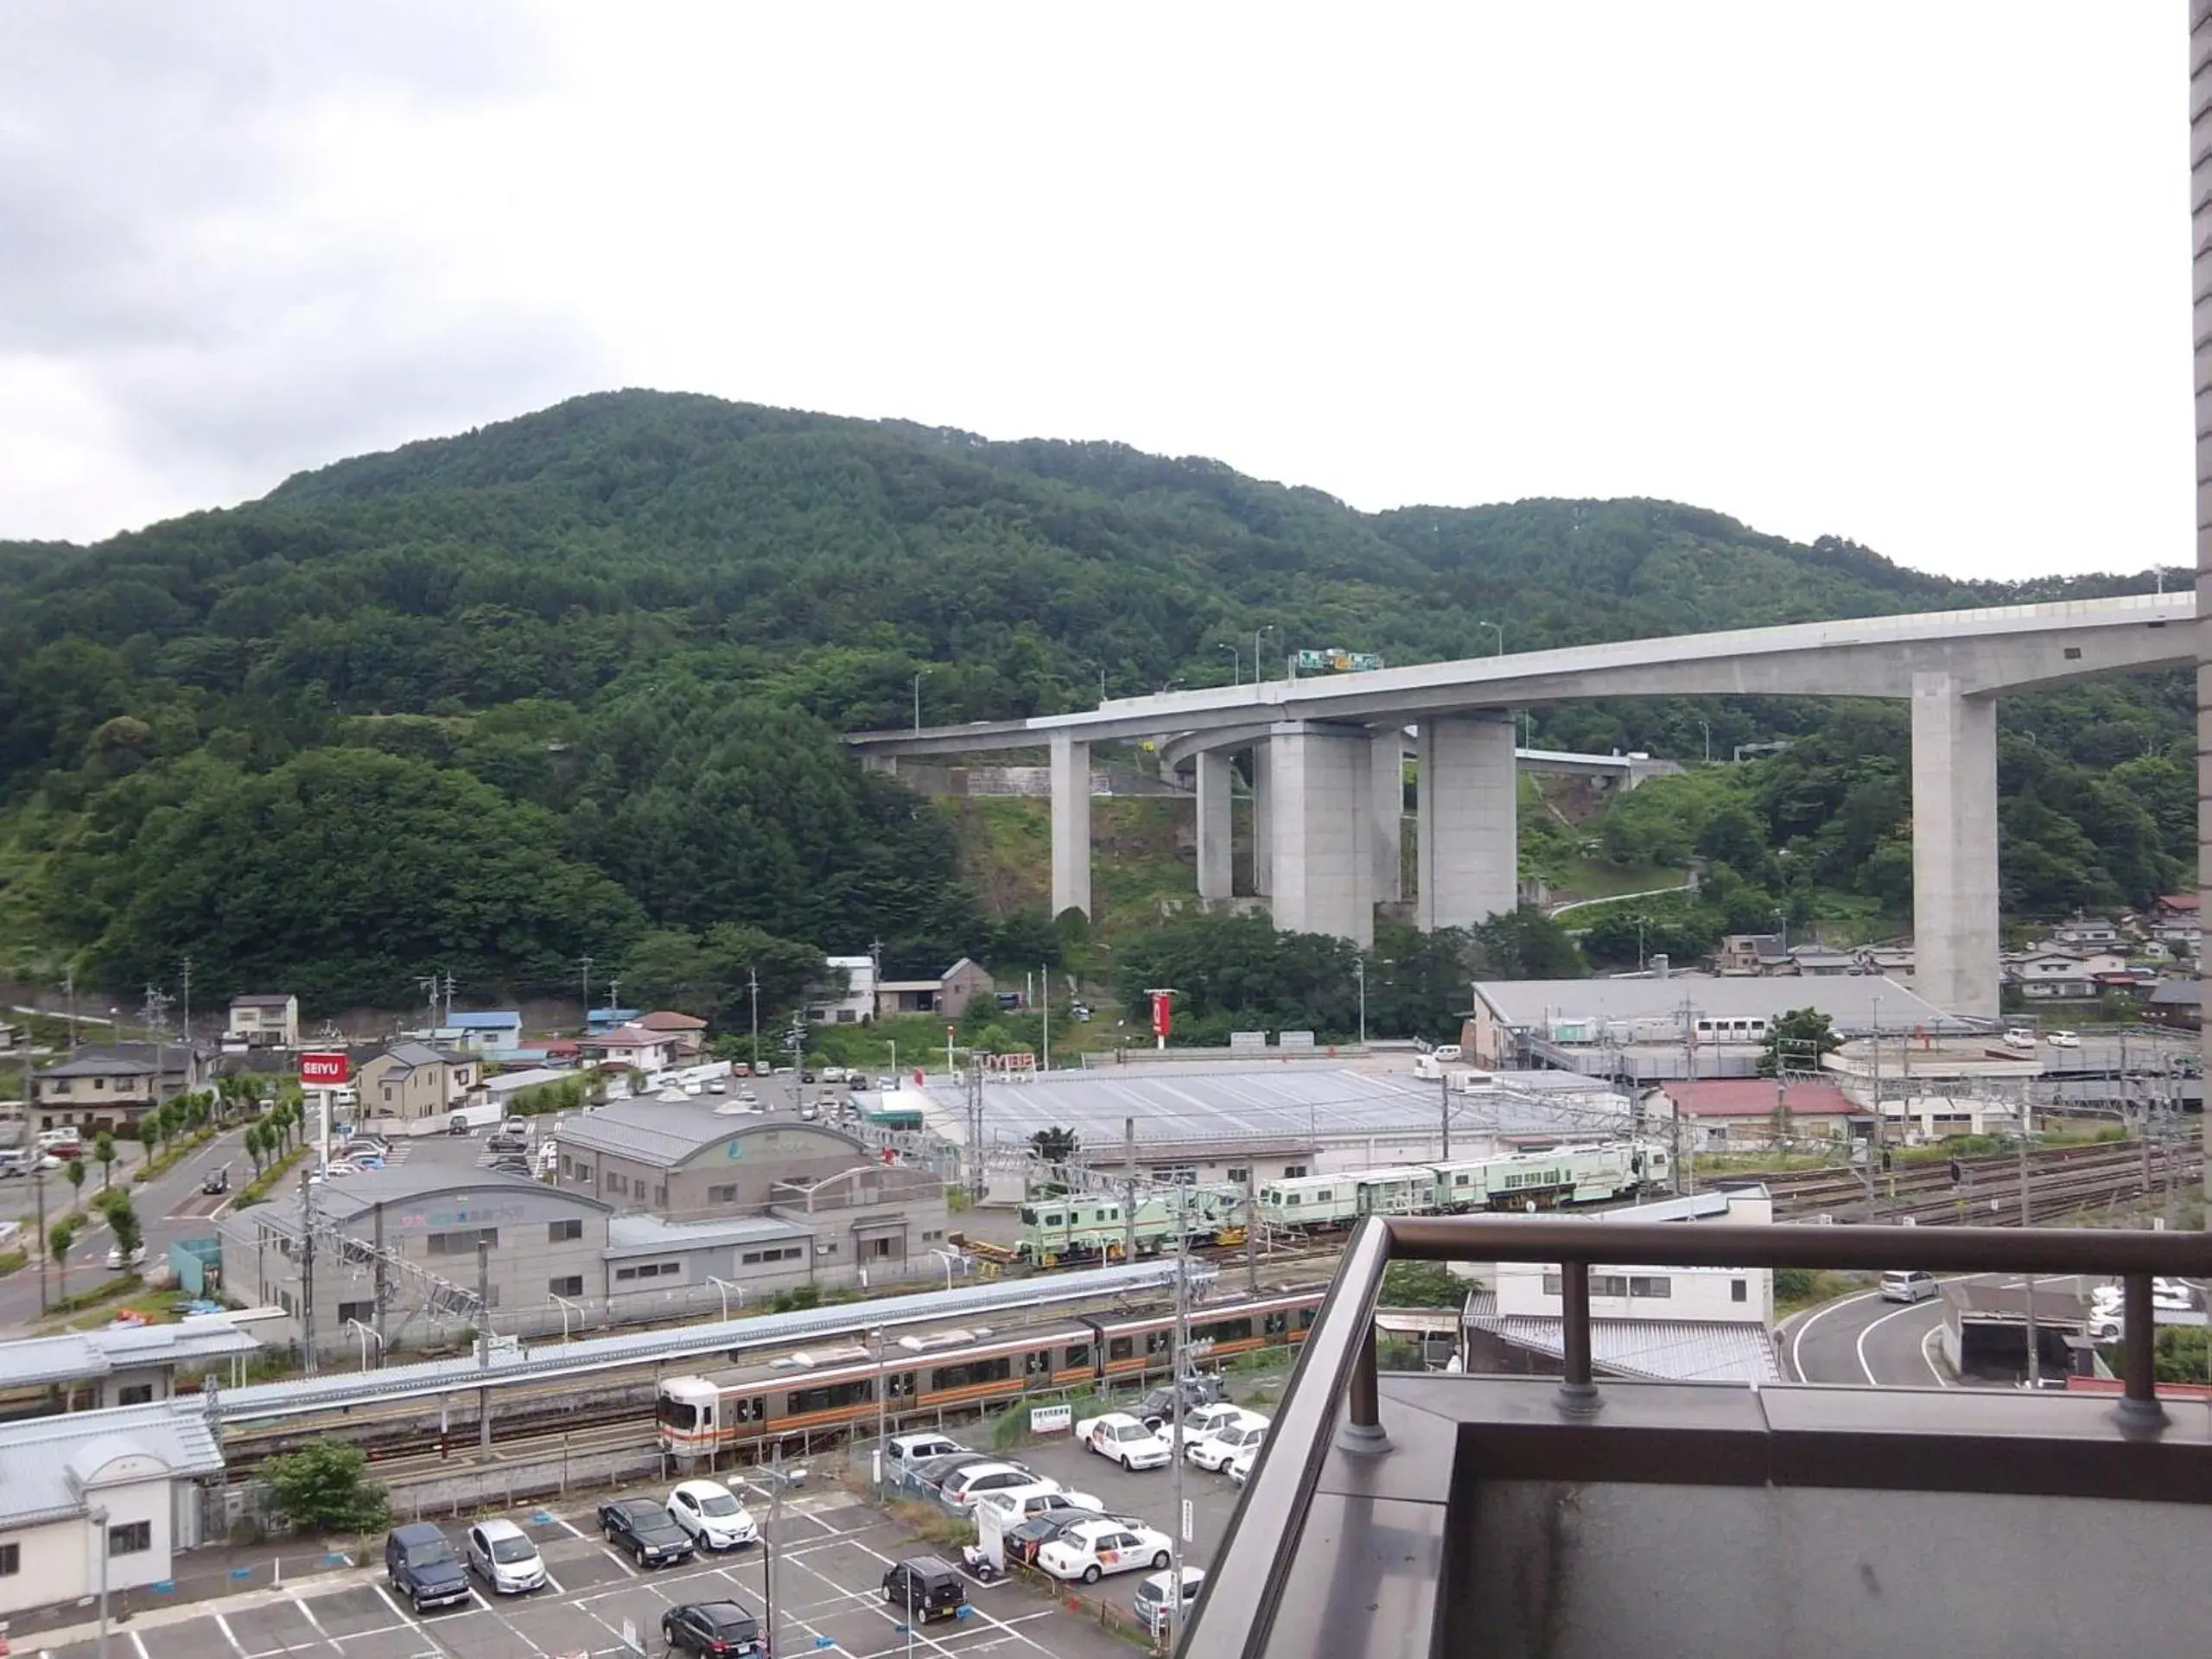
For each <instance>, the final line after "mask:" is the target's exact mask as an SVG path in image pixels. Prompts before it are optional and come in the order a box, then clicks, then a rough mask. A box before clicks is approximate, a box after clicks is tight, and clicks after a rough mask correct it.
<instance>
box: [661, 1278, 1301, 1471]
mask: <svg viewBox="0 0 2212 1659" xmlns="http://www.w3.org/2000/svg"><path fill="white" fill-rule="evenodd" d="M1324 1294H1326V1293H1325V1288H1324V1287H1319V1286H1316V1287H1313V1288H1310V1289H1302V1290H1291V1291H1283V1292H1279V1293H1276V1294H1268V1295H1262V1296H1257V1297H1251V1298H1248V1299H1246V1300H1242V1301H1234V1302H1217V1303H1215V1304H1213V1305H1211V1306H1205V1307H1198V1308H1193V1309H1192V1310H1191V1311H1190V1312H1189V1313H1188V1314H1187V1315H1186V1318H1187V1320H1188V1324H1189V1332H1190V1338H1191V1340H1192V1343H1194V1344H1196V1343H1200V1342H1204V1343H1207V1344H1211V1346H1210V1347H1209V1348H1207V1349H1205V1350H1203V1352H1205V1356H1206V1357H1207V1359H1208V1360H1209V1361H1210V1362H1211V1363H1216V1364H1218V1363H1221V1362H1223V1361H1224V1360H1230V1359H1234V1358H1236V1357H1237V1356H1239V1355H1240V1354H1248V1353H1255V1352H1257V1351H1260V1350H1262V1349H1263V1348H1295V1347H1296V1346H1297V1345H1298V1344H1300V1343H1301V1342H1303V1341H1304V1340H1305V1339H1306V1331H1307V1329H1308V1328H1309V1327H1311V1326H1312V1325H1313V1319H1314V1316H1315V1315H1316V1314H1317V1313H1319V1311H1320V1306H1321V1299H1322V1297H1323V1295H1324ZM1174 1339H1175V1315H1174V1313H1173V1311H1172V1310H1167V1309H1160V1310H1156V1311H1152V1312H1147V1313H1101V1314H1094V1315H1080V1314H1078V1315H1073V1316H1071V1317H1069V1318H1066V1319H1055V1320H1050V1321H1039V1323H1037V1324H1035V1325H1029V1326H1025V1327H1021V1328H1019V1329H1014V1330H1008V1331H1004V1332H976V1331H969V1330H940V1331H929V1332H918V1333H915V1334H913V1335H911V1336H906V1337H900V1338H897V1339H895V1340H893V1341H892V1342H891V1343H889V1344H887V1346H886V1347H885V1349H884V1351H883V1353H882V1355H881V1356H880V1358H879V1357H878V1356H877V1354H876V1352H875V1351H874V1348H873V1347H872V1346H869V1345H865V1344H848V1345H845V1346H842V1347H839V1348H836V1349H834V1350H820V1349H817V1350H814V1351H809V1352H806V1353H803V1354H792V1355H786V1356H785V1357H781V1358H779V1359H775V1360H770V1361H764V1362H762V1363H759V1364H753V1365H745V1366H741V1367H738V1368H736V1369H735V1370H726V1371H718V1372H716V1373H715V1374H714V1375H712V1376H672V1377H669V1378H667V1379H665V1380H664V1382H663V1383H661V1385H660V1389H659V1396H658V1401H657V1402H656V1404H655V1408H654V1413H653V1414H654V1418H655V1421H656V1422H657V1423H658V1430H659V1435H660V1444H661V1448H662V1450H664V1451H665V1452H669V1453H670V1454H671V1455H672V1456H674V1457H677V1458H704V1457H708V1456H709V1455H711V1454H713V1453H715V1452H732V1451H741V1450H746V1449H748V1448H750V1449H757V1448H759V1447H760V1446H765V1445H766V1444H768V1443H770V1442H775V1441H780V1440H785V1439H786V1438H788V1437H792V1436H802V1435H803V1436H807V1437H810V1438H811V1437H813V1436H816V1435H822V1434H835V1433H837V1432H838V1431H840V1430H842V1429H846V1428H849V1427H852V1426H853V1425H855V1424H863V1423H864V1424H866V1425H867V1426H868V1428H869V1429H870V1430H873V1429H874V1426H875V1422H876V1410H877V1393H876V1391H877V1389H879V1388H880V1389H882V1391H883V1394H882V1410H883V1414H884V1417H885V1419H886V1421H887V1423H888V1425H889V1426H890V1427H893V1428H895V1427H898V1426H899V1424H900V1423H901V1422H904V1421H909V1420H911V1419H914V1418H918V1417H929V1418H931V1419H932V1420H934V1419H936V1418H937V1417H938V1416H939V1414H943V1413H946V1412H970V1411H980V1410H982V1409H983V1408H985V1407H987V1406H991V1405H995V1404H999V1403H1001V1402H1007V1401H1012V1400H1018V1399H1020V1397H1021V1396H1023V1395H1028V1394H1044V1393H1048V1392H1049V1393H1067V1392H1070V1391H1077V1392H1084V1393H1088V1392H1090V1391H1092V1390H1095V1389H1103V1388H1106V1387H1108V1386H1109V1385H1112V1384H1116V1383H1131V1384H1141V1383H1144V1382H1146V1381H1147V1380H1148V1379H1151V1378H1154V1377H1165V1376H1166V1375H1167V1374H1168V1370H1169V1368H1170V1364H1171V1354H1172V1351H1173V1347H1174Z"/></svg>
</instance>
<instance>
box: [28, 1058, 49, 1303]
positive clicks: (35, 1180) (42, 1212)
mask: <svg viewBox="0 0 2212 1659" xmlns="http://www.w3.org/2000/svg"><path fill="white" fill-rule="evenodd" d="M30 1069H31V1061H30V1056H29V1055H28V1054H26V1055H24V1056H23V1072H24V1077H23V1090H24V1093H25V1094H26V1095H27V1096H28V1095H29V1091H30V1077H29V1073H30ZM23 1110H24V1112H25V1114H26V1116H25V1117H24V1119H23V1122H25V1123H26V1124H28V1123H29V1122H30V1118H29V1116H28V1114H29V1111H30V1102H29V1100H28V1099H26V1100H25V1101H24V1103H23ZM31 1145H32V1147H34V1148H35V1147H37V1145H38V1143H37V1142H36V1141H33V1142H32V1143H31ZM31 1185H34V1186H35V1187H36V1188H37V1189H38V1237H37V1239H36V1240H35V1242H34V1243H33V1245H32V1248H33V1249H35V1250H36V1251H37V1252H38V1311H39V1312H40V1313H45V1312H46V1308H47V1300H46V1160H45V1158H44V1157H43V1156H41V1158H40V1159H39V1160H38V1167H37V1168H35V1169H34V1170H33V1171H31Z"/></svg>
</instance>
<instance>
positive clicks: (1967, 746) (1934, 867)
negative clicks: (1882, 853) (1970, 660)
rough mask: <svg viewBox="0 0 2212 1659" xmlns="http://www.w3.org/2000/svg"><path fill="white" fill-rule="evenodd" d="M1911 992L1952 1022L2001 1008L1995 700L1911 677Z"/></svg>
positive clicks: (1932, 676)
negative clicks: (1953, 1016) (1960, 1016)
mask: <svg viewBox="0 0 2212 1659" xmlns="http://www.w3.org/2000/svg"><path fill="white" fill-rule="evenodd" d="M1912 941H1913V955H1914V966H1913V989H1914V990H1915V991H1916V992H1917V993H1918V994H1919V995H1920V996H1921V998H1922V999H1923V1001H1929V1002H1932V1003H1934V1004H1935V1005H1936V1007H1939V1008H1941V1009H1942V1010H1943V1011H1944V1012H1945V1013H1947V1014H1976V1015H1980V1017H1981V1018H1983V1019H1987V1020H1994V1019H1995V1018H1996V1017H1997V1007H1998V963H1997V952H1998V927H1997V700H1996V699H1995V698H1994V697H1988V696H1974V697H1970V696H1963V695H1962V694H1961V692H1960V691H1959V690H1958V689H1957V684H1956V682H1955V681H1954V680H1953V678H1952V677H1951V676H1950V675H1948V674H1946V673H1940V672H1937V673H1917V674H1915V675H1914V676H1913V677H1912Z"/></svg>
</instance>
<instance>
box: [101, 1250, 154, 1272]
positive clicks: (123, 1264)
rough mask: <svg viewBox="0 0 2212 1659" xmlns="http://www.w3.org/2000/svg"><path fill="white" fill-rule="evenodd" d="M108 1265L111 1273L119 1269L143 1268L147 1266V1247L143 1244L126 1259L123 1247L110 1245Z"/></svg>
mask: <svg viewBox="0 0 2212 1659" xmlns="http://www.w3.org/2000/svg"><path fill="white" fill-rule="evenodd" d="M107 1265H108V1268H109V1270H110V1271H111V1272H112V1271H114V1270H115V1269H116V1268H143V1267H144V1266H145V1265H146V1247H145V1246H144V1245H143V1244H141V1245H140V1246H139V1247H138V1248H137V1249H135V1250H133V1251H131V1252H130V1255H128V1256H127V1257H126V1256H125V1255H124V1253H123V1246H122V1245H120V1244H113V1245H110V1246H109V1247H108V1252H107Z"/></svg>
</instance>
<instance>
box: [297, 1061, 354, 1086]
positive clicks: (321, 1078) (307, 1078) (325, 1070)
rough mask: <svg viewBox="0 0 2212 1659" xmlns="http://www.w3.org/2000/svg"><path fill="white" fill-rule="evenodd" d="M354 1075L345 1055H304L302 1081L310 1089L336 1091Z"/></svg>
mask: <svg viewBox="0 0 2212 1659" xmlns="http://www.w3.org/2000/svg"><path fill="white" fill-rule="evenodd" d="M352 1075H353V1072H352V1068H351V1067H349V1066H348V1065H347V1064H346V1057H345V1056H344V1055H343V1054H302V1055H301V1056H300V1081H301V1083H302V1084H305V1085H306V1086H307V1087H308V1088H309V1089H335V1088H338V1087H340V1086H341V1085H342V1084H345V1083H346V1081H347V1079H348V1078H349V1077H351V1076H352Z"/></svg>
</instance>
